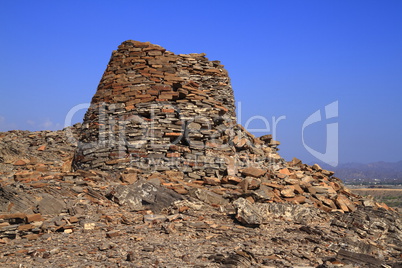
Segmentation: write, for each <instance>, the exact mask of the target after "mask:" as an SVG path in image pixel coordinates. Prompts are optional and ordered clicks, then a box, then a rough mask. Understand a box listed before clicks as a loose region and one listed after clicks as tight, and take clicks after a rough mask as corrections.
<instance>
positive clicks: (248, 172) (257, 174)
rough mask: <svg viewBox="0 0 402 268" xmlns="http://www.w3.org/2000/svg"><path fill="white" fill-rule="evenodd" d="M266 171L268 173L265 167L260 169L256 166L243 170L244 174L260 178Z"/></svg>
mask: <svg viewBox="0 0 402 268" xmlns="http://www.w3.org/2000/svg"><path fill="white" fill-rule="evenodd" d="M265 173H267V171H266V170H264V169H260V168H256V167H248V168H245V169H243V170H242V171H241V174H242V175H243V176H251V177H254V178H260V177H262V176H263V175H264V174H265Z"/></svg>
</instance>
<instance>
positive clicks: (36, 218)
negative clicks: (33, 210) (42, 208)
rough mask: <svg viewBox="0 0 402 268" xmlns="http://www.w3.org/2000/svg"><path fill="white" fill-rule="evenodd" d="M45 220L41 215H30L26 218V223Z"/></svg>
mask: <svg viewBox="0 0 402 268" xmlns="http://www.w3.org/2000/svg"><path fill="white" fill-rule="evenodd" d="M43 220H44V219H43V218H42V215H41V214H29V215H27V216H26V217H25V221H26V222H27V223H31V222H34V221H43Z"/></svg>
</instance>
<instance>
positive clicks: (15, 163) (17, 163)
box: [14, 159, 27, 166]
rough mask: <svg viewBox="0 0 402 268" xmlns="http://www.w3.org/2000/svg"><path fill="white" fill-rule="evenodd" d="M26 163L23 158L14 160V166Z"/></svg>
mask: <svg viewBox="0 0 402 268" xmlns="http://www.w3.org/2000/svg"><path fill="white" fill-rule="evenodd" d="M26 164H27V162H25V161H24V160H21V159H20V160H17V161H15V162H14V166H25V165H26Z"/></svg>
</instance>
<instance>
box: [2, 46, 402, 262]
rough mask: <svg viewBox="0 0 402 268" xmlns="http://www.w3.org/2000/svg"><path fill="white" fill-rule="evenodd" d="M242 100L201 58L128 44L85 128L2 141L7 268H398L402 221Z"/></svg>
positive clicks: (9, 135)
mask: <svg viewBox="0 0 402 268" xmlns="http://www.w3.org/2000/svg"><path fill="white" fill-rule="evenodd" d="M233 100H234V97H233V92H232V89H231V86H230V80H229V78H228V76H227V72H226V71H225V70H224V67H223V65H221V64H220V63H219V62H217V61H209V60H208V59H207V58H206V57H205V55H204V54H190V55H175V54H174V53H172V52H169V51H166V50H165V49H164V48H161V47H160V46H157V45H152V44H150V43H141V42H137V41H126V42H123V44H122V45H121V46H120V47H119V49H118V50H117V51H114V52H113V54H112V57H111V60H110V62H109V64H108V67H107V69H106V71H105V74H104V76H103V78H102V80H101V82H100V84H99V87H98V91H97V93H96V94H95V96H94V98H93V100H92V104H91V107H90V108H89V109H88V112H87V114H86V115H85V118H84V122H83V124H82V125H81V124H77V125H75V126H73V127H69V128H66V129H64V130H61V131H56V132H50V131H42V132H27V131H10V132H6V133H0V176H1V177H0V178H1V180H0V183H1V185H0V212H1V214H0V243H1V244H2V247H1V249H0V263H2V266H9V267H32V266H36V267H38V266H39V267H45V266H46V267H48V266H51V267H58V266H69V267H71V266H73V267H111V266H112V267H113V266H123V267H296V266H304V267H305V266H307V267H342V266H344V267H400V265H401V250H402V248H401V246H400V245H401V238H402V230H401V229H402V227H401V218H400V214H399V212H397V211H394V210H393V209H391V208H388V207H387V206H386V205H385V204H379V203H377V202H375V201H374V200H371V199H365V198H362V197H361V196H358V195H355V194H353V193H351V191H350V190H349V189H347V188H346V187H345V186H344V185H343V182H342V181H341V180H340V179H338V178H336V177H334V173H333V172H331V171H328V170H325V169H322V168H321V167H320V166H319V165H312V166H310V165H306V164H303V163H302V162H301V161H300V160H298V159H293V160H292V161H291V162H286V161H284V160H283V159H282V158H281V157H280V155H279V154H278V153H277V147H278V146H279V142H277V141H274V140H272V138H271V136H269V135H266V136H262V137H254V136H253V135H251V134H250V133H248V132H247V131H246V130H245V129H244V128H243V127H242V126H240V125H237V124H236V122H235V118H234V112H233V111H234V106H233V103H234V101H233ZM348 265H349V266H348Z"/></svg>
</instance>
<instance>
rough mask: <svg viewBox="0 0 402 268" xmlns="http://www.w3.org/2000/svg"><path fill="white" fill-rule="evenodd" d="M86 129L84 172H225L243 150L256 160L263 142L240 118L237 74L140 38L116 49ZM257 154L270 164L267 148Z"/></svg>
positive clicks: (79, 164)
mask: <svg viewBox="0 0 402 268" xmlns="http://www.w3.org/2000/svg"><path fill="white" fill-rule="evenodd" d="M81 134H82V136H81V139H80V143H79V147H78V150H77V152H76V154H75V158H74V166H75V167H76V168H77V169H101V170H105V171H112V170H114V171H118V170H122V169H127V168H137V169H140V170H142V171H163V170H170V169H178V170H181V171H184V172H186V173H187V174H190V175H191V174H192V173H194V172H195V173H197V176H211V175H214V176H216V175H225V174H228V170H227V168H228V165H231V166H233V165H234V164H233V163H234V160H233V157H234V156H235V155H237V156H241V153H239V152H241V151H242V150H247V151H248V152H247V154H246V155H247V157H250V149H251V148H252V147H255V144H254V143H255V142H254V141H253V139H254V138H253V136H252V135H250V134H248V133H247V132H246V131H244V130H243V129H242V128H241V127H239V126H238V125H237V123H236V114H235V100H234V94H233V90H232V87H231V84H230V79H229V77H228V73H227V71H226V70H225V69H224V66H223V65H221V63H220V62H219V61H209V60H208V59H207V58H206V57H205V54H204V53H202V54H188V55H184V54H179V55H175V54H174V53H172V52H169V51H166V49H164V48H162V47H160V46H158V45H153V44H150V43H148V42H147V43H142V42H137V41H126V42H123V43H122V44H121V45H120V46H119V48H118V50H117V51H114V52H113V53H112V57H111V59H110V62H109V64H108V66H107V69H106V71H105V73H104V74H103V77H102V79H101V81H100V83H99V86H98V89H97V92H96V94H95V95H94V97H93V99H92V102H91V106H90V108H89V109H88V111H87V113H86V115H85V118H84V123H83V127H82V131H81ZM237 145H239V146H237ZM271 145H273V150H272V152H275V151H276V149H275V148H274V147H275V144H271ZM251 155H253V153H252V152H251ZM257 155H258V157H257V158H259V160H258V161H259V162H261V161H262V162H264V161H266V159H265V158H266V153H265V152H263V151H261V150H260V151H259V152H258V153H257ZM240 158H241V157H240ZM240 162H242V163H243V162H244V163H243V165H248V163H245V160H244V159H243V160H241V161H240ZM235 172H236V171H233V168H232V171H229V173H233V174H234V173H235ZM193 175H195V174H193Z"/></svg>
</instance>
